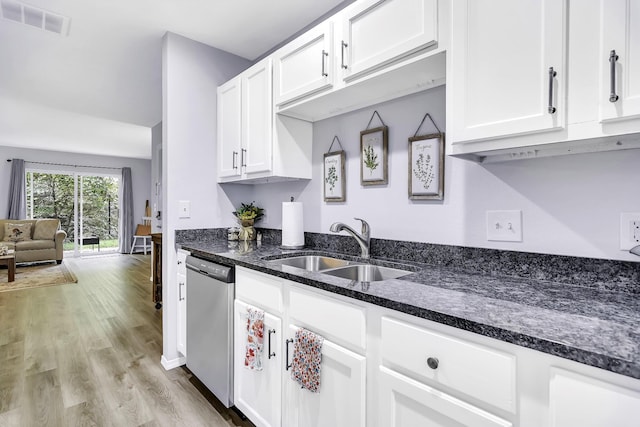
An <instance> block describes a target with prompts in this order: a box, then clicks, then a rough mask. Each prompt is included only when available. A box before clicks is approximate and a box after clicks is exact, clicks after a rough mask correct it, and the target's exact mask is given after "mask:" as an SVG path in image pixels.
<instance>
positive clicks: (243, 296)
mask: <svg viewBox="0 0 640 427" xmlns="http://www.w3.org/2000/svg"><path fill="white" fill-rule="evenodd" d="M236 298H237V299H240V300H242V301H245V302H248V303H251V304H252V305H255V306H256V307H259V308H262V309H264V310H268V311H271V312H274V313H282V310H283V302H282V282H281V281H280V279H278V278H276V277H272V276H269V275H266V274H262V273H258V272H257V271H253V270H247V269H244V268H241V267H238V268H236Z"/></svg>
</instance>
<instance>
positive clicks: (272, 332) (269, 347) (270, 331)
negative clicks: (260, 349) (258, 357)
mask: <svg viewBox="0 0 640 427" xmlns="http://www.w3.org/2000/svg"><path fill="white" fill-rule="evenodd" d="M275 333H276V330H275V329H269V331H268V334H269V335H268V336H269V338H268V340H267V343H268V347H267V353H268V354H269V359H271V358H272V357H275V356H276V352H275V351H271V334H275Z"/></svg>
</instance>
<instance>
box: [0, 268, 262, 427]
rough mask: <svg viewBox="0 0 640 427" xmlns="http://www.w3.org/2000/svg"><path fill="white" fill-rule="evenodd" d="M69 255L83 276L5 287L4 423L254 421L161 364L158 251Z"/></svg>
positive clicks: (0, 311)
mask: <svg viewBox="0 0 640 427" xmlns="http://www.w3.org/2000/svg"><path fill="white" fill-rule="evenodd" d="M64 262H65V263H67V264H68V266H69V267H70V269H71V270H73V272H74V273H75V274H76V276H77V277H78V283H77V284H69V285H61V286H51V287H45V288H37V289H26V290H21V291H12V292H3V293H0V426H3V427H8V426H20V427H23V426H39V427H40V426H117V427H121V426H245V425H251V423H249V422H248V421H242V420H241V419H240V417H239V416H238V415H237V414H236V413H235V412H234V411H229V410H226V409H225V408H224V407H222V405H221V404H220V403H219V402H217V401H216V400H215V397H213V395H211V393H209V392H208V391H207V390H202V385H201V384H200V383H199V381H197V379H195V378H193V377H192V375H191V374H190V372H189V371H188V370H187V369H186V368H177V369H173V370H171V371H165V370H164V368H163V367H162V366H161V365H160V357H161V355H162V310H156V309H155V308H154V303H153V302H152V300H151V282H150V281H149V276H150V260H149V256H148V255H147V256H144V255H111V256H106V257H93V258H84V259H65V260H64ZM4 279H5V278H4V277H2V278H1V279H0V280H4Z"/></svg>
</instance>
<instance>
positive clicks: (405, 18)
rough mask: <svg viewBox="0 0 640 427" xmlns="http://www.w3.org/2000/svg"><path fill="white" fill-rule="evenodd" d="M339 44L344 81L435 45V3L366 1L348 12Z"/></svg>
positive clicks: (436, 12) (435, 0)
mask: <svg viewBox="0 0 640 427" xmlns="http://www.w3.org/2000/svg"><path fill="white" fill-rule="evenodd" d="M342 22H343V24H342V25H343V32H342V40H341V41H340V46H339V48H340V55H339V56H340V64H339V65H340V68H341V69H342V70H343V76H344V78H345V80H347V81H348V80H350V79H351V78H353V77H355V76H358V75H360V74H362V73H364V72H367V71H370V70H372V69H375V68H377V67H380V66H383V65H385V64H387V63H389V62H391V61H394V60H396V59H398V58H401V57H403V56H406V55H410V54H411V53H413V52H415V51H417V50H420V49H424V48H427V47H429V46H433V45H435V44H436V43H437V41H438V2H437V0H367V1H362V2H358V3H357V4H356V5H354V7H352V8H351V9H348V11H347V12H346V14H345V16H344V19H343V21H342Z"/></svg>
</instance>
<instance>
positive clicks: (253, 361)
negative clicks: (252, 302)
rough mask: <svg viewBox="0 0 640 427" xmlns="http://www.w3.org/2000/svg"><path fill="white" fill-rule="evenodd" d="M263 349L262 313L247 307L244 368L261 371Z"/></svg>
mask: <svg viewBox="0 0 640 427" xmlns="http://www.w3.org/2000/svg"><path fill="white" fill-rule="evenodd" d="M263 347H264V311H262V310H260V309H257V308H253V307H247V349H246V351H245V355H244V367H245V368H247V369H251V370H254V371H261V370H262V349H263Z"/></svg>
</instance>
